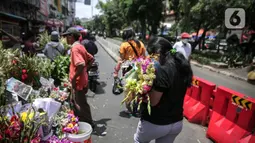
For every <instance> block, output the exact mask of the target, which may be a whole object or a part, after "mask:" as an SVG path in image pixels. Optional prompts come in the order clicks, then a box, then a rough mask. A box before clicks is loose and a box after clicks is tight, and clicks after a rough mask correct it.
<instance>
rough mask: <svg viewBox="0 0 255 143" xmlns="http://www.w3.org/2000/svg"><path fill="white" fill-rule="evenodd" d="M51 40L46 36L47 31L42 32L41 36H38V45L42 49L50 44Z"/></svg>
mask: <svg viewBox="0 0 255 143" xmlns="http://www.w3.org/2000/svg"><path fill="white" fill-rule="evenodd" d="M50 40H51V38H50V35H49V34H48V32H47V31H45V32H43V33H42V34H40V35H39V43H40V48H41V49H44V47H45V46H46V44H47V43H48V42H50Z"/></svg>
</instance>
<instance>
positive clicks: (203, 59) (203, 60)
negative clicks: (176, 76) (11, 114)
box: [192, 54, 213, 65]
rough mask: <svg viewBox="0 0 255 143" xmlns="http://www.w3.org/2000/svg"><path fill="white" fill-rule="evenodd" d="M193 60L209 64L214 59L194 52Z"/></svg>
mask: <svg viewBox="0 0 255 143" xmlns="http://www.w3.org/2000/svg"><path fill="white" fill-rule="evenodd" d="M192 60H195V61H197V62H199V63H200V64H203V65H209V64H210V63H211V62H212V61H213V60H212V59H209V58H206V57H202V56H201V55H199V54H192Z"/></svg>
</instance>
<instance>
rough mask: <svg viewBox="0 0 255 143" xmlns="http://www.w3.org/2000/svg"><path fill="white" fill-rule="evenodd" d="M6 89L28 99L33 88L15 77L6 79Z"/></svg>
mask: <svg viewBox="0 0 255 143" xmlns="http://www.w3.org/2000/svg"><path fill="white" fill-rule="evenodd" d="M6 90H7V91H9V92H11V93H15V94H17V95H18V96H19V97H21V98H22V99H24V100H25V101H27V99H28V98H29V96H30V94H31V92H32V90H33V88H32V87H31V86H29V85H26V84H24V83H23V82H21V81H19V80H17V79H15V78H10V79H8V80H7V81H6Z"/></svg>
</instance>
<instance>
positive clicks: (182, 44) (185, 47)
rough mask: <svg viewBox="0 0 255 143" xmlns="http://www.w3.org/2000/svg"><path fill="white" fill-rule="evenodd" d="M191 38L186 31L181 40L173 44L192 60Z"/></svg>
mask: <svg viewBox="0 0 255 143" xmlns="http://www.w3.org/2000/svg"><path fill="white" fill-rule="evenodd" d="M189 39H190V35H189V34H188V33H186V32H184V33H182V34H181V41H179V42H176V43H175V44H174V46H173V48H175V49H176V50H177V52H180V53H182V54H183V55H184V57H185V58H186V59H187V60H190V55H191V45H190V43H188V41H189Z"/></svg>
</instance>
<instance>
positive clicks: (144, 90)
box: [143, 85, 151, 94]
mask: <svg viewBox="0 0 255 143" xmlns="http://www.w3.org/2000/svg"><path fill="white" fill-rule="evenodd" d="M150 90H151V86H148V85H144V86H143V93H144V94H146V93H148V92H149V91H150Z"/></svg>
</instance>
